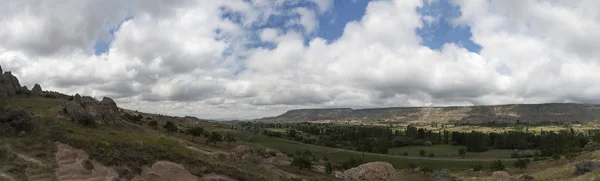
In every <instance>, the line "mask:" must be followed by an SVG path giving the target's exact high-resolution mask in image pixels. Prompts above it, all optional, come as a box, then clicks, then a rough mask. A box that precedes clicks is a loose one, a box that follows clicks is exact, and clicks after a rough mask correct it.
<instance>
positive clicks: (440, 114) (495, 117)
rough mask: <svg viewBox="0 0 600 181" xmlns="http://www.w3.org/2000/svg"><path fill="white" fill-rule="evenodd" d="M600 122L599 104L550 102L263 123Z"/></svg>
mask: <svg viewBox="0 0 600 181" xmlns="http://www.w3.org/2000/svg"><path fill="white" fill-rule="evenodd" d="M599 119H600V105H589V104H573V103H549V104H510V105H490V106H461V107H391V108H376V109H350V108H339V109H298V110H290V111H287V112H286V113H284V114H281V115H279V116H276V117H267V118H262V119H259V120H261V121H319V120H334V121H345V120H358V121H367V122H368V121H378V122H441V123H470V124H478V123H514V122H516V121H517V120H519V121H520V122H528V123H543V122H572V123H585V122H590V121H597V120H599Z"/></svg>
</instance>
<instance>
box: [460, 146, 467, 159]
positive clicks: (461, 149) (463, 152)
mask: <svg viewBox="0 0 600 181" xmlns="http://www.w3.org/2000/svg"><path fill="white" fill-rule="evenodd" d="M466 154H467V150H466V149H465V148H460V149H458V155H460V157H462V158H465V155H466Z"/></svg>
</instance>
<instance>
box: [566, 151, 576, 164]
mask: <svg viewBox="0 0 600 181" xmlns="http://www.w3.org/2000/svg"><path fill="white" fill-rule="evenodd" d="M576 157H577V153H575V152H567V153H565V158H567V159H569V162H573V160H575V158H576Z"/></svg>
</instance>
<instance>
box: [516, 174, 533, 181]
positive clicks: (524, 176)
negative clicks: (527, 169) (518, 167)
mask: <svg viewBox="0 0 600 181" xmlns="http://www.w3.org/2000/svg"><path fill="white" fill-rule="evenodd" d="M517 179H519V180H533V179H534V178H533V176H531V175H527V174H523V175H520V176H519V177H517Z"/></svg>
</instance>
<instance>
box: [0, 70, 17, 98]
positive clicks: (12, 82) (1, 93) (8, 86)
mask: <svg viewBox="0 0 600 181" xmlns="http://www.w3.org/2000/svg"><path fill="white" fill-rule="evenodd" d="M21 90H22V88H21V84H20V83H19V79H17V77H15V76H13V75H12V73H11V72H3V70H2V67H0V97H9V96H14V95H16V94H17V93H18V92H20V91H21Z"/></svg>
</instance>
